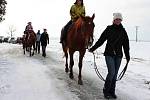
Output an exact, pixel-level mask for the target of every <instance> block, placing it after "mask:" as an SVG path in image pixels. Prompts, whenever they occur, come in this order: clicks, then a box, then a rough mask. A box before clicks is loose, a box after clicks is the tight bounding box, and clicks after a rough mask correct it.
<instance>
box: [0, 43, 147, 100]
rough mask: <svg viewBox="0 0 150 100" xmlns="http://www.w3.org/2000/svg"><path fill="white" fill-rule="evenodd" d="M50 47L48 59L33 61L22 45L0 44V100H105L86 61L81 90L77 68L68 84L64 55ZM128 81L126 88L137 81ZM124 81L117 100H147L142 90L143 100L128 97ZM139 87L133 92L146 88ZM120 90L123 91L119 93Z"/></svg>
mask: <svg viewBox="0 0 150 100" xmlns="http://www.w3.org/2000/svg"><path fill="white" fill-rule="evenodd" d="M52 46H53V45H51V47H52ZM51 47H48V50H47V57H46V58H43V57H42V56H41V55H40V54H36V55H35V56H33V57H29V55H27V54H26V55H23V51H22V47H21V45H13V44H0V48H1V49H0V55H1V57H0V100H105V99H104V97H103V93H102V88H103V82H102V81H100V80H99V79H98V77H97V76H96V74H95V72H94V69H93V68H92V67H90V66H91V65H90V64H91V63H90V62H89V61H87V62H84V68H83V72H82V74H83V83H84V85H82V86H80V85H78V84H77V77H78V67H77V64H76V63H75V66H74V72H75V73H74V74H75V75H74V76H75V79H73V80H71V79H69V77H68V74H66V73H65V72H64V59H63V58H62V56H63V54H62V53H58V51H60V48H55V50H54V49H53V50H51ZM75 59H76V57H75ZM85 66H88V67H85ZM91 69H92V70H91ZM103 70H105V69H103ZM131 75H132V74H131ZM129 77H130V76H128V75H127V76H126V77H125V81H126V80H129V82H130V83H129V84H128V86H129V85H131V84H134V83H135V81H137V80H138V79H133V81H132V80H131V79H132V77H131V78H129ZM125 81H121V82H120V83H119V84H121V85H120V86H118V88H117V94H118V95H119V96H118V99H117V100H149V97H150V96H149V97H148V96H147V95H149V94H150V93H148V92H147V91H146V92H144V91H145V89H143V90H141V91H143V92H144V93H147V94H146V97H145V98H143V99H138V98H136V96H135V94H130V92H131V91H130V92H129V93H128V92H127V91H128V89H125V88H126V87H125V86H124V85H126V83H125ZM138 86H139V87H140V88H138ZM138 86H135V87H133V88H132V89H135V88H136V87H137V89H141V88H145V87H144V86H140V85H138ZM122 87H123V88H124V90H122V89H120V88H122ZM131 87H132V86H131ZM129 88H130V87H129ZM125 90H127V91H125ZM134 91H136V90H133V91H132V92H134ZM140 94H141V93H140ZM141 98H142V97H141Z"/></svg>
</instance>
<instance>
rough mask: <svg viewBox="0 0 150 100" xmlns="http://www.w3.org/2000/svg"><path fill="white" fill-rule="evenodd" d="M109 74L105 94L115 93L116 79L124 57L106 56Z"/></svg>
mask: <svg viewBox="0 0 150 100" xmlns="http://www.w3.org/2000/svg"><path fill="white" fill-rule="evenodd" d="M105 60H106V65H107V69H108V74H107V77H106V81H105V84H104V94H108V93H110V94H115V87H116V80H117V74H118V70H119V68H120V64H121V60H122V57H118V56H105Z"/></svg>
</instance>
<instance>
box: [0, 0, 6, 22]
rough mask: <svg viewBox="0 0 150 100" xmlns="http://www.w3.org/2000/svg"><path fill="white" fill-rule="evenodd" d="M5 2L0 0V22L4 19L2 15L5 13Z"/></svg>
mask: <svg viewBox="0 0 150 100" xmlns="http://www.w3.org/2000/svg"><path fill="white" fill-rule="evenodd" d="M6 5H7V2H6V1H5V0H0V22H1V21H3V20H5V18H3V17H4V15H5V13H6Z"/></svg>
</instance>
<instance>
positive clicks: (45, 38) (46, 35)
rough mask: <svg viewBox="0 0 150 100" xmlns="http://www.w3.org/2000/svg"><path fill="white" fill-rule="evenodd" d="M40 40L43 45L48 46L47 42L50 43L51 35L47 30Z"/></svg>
mask: <svg viewBox="0 0 150 100" xmlns="http://www.w3.org/2000/svg"><path fill="white" fill-rule="evenodd" d="M40 41H41V45H42V46H47V43H48V44H49V36H48V34H47V32H46V33H45V32H43V33H42V34H41V38H40Z"/></svg>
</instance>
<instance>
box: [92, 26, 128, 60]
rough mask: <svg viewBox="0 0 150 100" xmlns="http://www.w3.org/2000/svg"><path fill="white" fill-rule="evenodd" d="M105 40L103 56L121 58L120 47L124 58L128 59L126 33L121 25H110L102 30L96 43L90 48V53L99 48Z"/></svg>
mask: <svg viewBox="0 0 150 100" xmlns="http://www.w3.org/2000/svg"><path fill="white" fill-rule="evenodd" d="M106 40H107V44H106V47H105V52H104V55H105V56H114V55H117V56H119V57H122V56H123V53H122V47H123V49H124V53H125V56H126V58H130V55H129V39H128V35H127V32H126V31H125V29H124V28H123V26H122V24H120V25H114V24H113V25H110V26H107V28H106V29H105V30H104V32H103V33H102V34H101V36H100V38H99V39H98V41H97V42H96V43H95V45H94V46H93V47H92V48H91V51H94V50H95V49H97V48H98V47H100V46H101V45H102V44H103V43H104V42H105V41H106Z"/></svg>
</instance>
